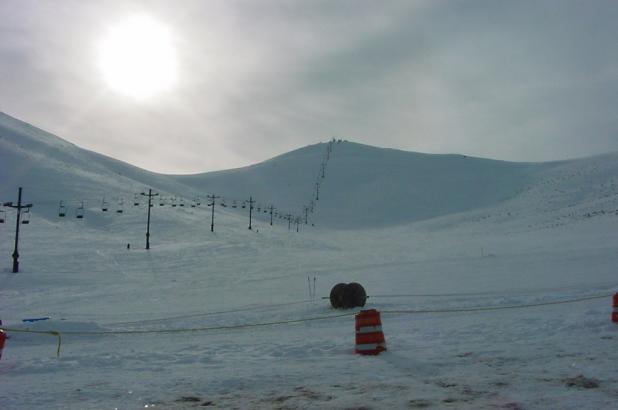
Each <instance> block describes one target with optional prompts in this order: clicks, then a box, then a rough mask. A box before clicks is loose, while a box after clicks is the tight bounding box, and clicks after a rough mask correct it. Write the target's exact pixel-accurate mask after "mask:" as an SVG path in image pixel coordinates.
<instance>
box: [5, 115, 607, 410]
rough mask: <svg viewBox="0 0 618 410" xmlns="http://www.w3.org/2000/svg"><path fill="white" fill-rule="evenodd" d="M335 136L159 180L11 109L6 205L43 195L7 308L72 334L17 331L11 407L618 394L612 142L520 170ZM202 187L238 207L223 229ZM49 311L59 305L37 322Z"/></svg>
mask: <svg viewBox="0 0 618 410" xmlns="http://www.w3.org/2000/svg"><path fill="white" fill-rule="evenodd" d="M327 146H328V145H327V143H321V144H316V145H312V146H309V147H305V148H301V149H299V150H296V151H293V152H290V153H287V154H283V155H281V156H278V157H276V158H273V159H271V160H268V161H265V162H263V163H260V164H256V165H253V166H250V167H246V168H241V169H235V170H227V171H220V172H214V173H208V174H199V175H182V176H179V175H159V174H154V173H150V172H147V171H144V170H140V169H138V168H135V167H132V166H130V165H127V164H123V163H121V162H119V161H116V160H113V159H111V158H107V157H104V156H101V155H98V154H96V153H93V152H89V151H85V150H82V149H80V148H78V147H76V146H74V145H72V144H69V143H67V142H65V141H63V140H62V139H60V138H58V137H55V136H53V135H50V134H48V133H45V132H44V131H41V130H38V129H36V128H34V127H31V126H29V125H27V124H25V123H23V122H20V121H18V120H15V119H13V118H10V117H8V116H6V115H0V161H1V163H2V165H3V167H2V169H3V171H2V173H1V174H0V201H2V202H5V201H15V200H16V198H15V196H16V191H17V187H18V186H23V187H24V194H25V200H26V201H29V202H32V203H33V204H34V208H33V215H32V217H31V219H30V223H29V224H28V225H22V230H21V234H20V238H21V239H20V262H21V265H20V268H21V269H20V272H19V273H17V274H13V273H11V272H10V267H11V253H12V251H13V242H12V239H13V229H14V225H13V223H14V217H15V214H14V211H12V210H8V209H7V210H6V211H7V212H6V222H8V223H4V224H0V237H1V238H2V241H0V319H2V321H3V326H5V327H6V328H9V329H17V330H35V331H46V330H54V331H59V332H60V334H61V335H62V339H61V340H62V346H61V355H60V357H59V358H57V357H56V356H55V354H56V348H57V345H56V341H57V339H56V337H55V336H52V335H50V334H23V333H18V332H15V331H9V335H10V336H11V338H10V339H9V340H8V341H7V345H6V347H5V349H4V352H3V355H2V359H1V360H0V374H2V381H1V383H0V385H1V386H2V387H1V388H0V408H2V409H39V408H46V409H101V408H104V409H107V408H110V409H111V408H121V409H138V408H139V409H143V408H155V409H156V408H166V409H167V408H170V409H191V408H202V406H203V407H210V406H212V407H218V408H256V409H270V408H303V409H304V408H320V409H344V408H368V409H381V408H438V409H441V408H446V409H449V408H458V409H459V408H463V409H466V408H467V409H522V408H525V409H545V408H561V409H562V408H577V409H581V408H586V409H613V408H614V407H615V399H616V392H618V382H617V381H616V380H618V377H617V376H618V374H617V372H616V369H615V367H616V366H615V363H616V361H617V360H618V351H617V350H616V349H615V343H616V340H618V326H616V325H615V324H612V323H611V322H610V320H609V316H610V310H611V297H610V293H613V292H615V291H617V290H618V286H617V285H618V280H617V279H616V273H615V266H616V265H617V264H618V252H617V251H616V244H617V243H618V238H617V234H616V232H618V215H617V210H618V191H617V188H618V179H617V178H618V165H617V164H618V155H616V154H608V155H603V156H597V157H592V158H585V159H578V160H570V161H561V162H555V163H548V164H517V163H508V162H501V161H492V160H485V159H479V158H469V157H468V158H466V157H463V156H458V155H426V154H417V153H409V152H402V151H396V150H388V149H380V148H375V147H368V146H364V145H360V144H355V143H351V142H343V141H342V142H336V143H334V145H333V146H332V147H333V149H332V152H331V154H330V155H329V156H328V157H327V156H326V150H327ZM327 158H328V161H327V163H326V168H325V177H324V178H322V176H321V173H322V167H321V164H322V163H323V162H325V161H326V159H327ZM7 170H10V172H7ZM316 182H319V184H320V198H319V201H315V196H314V195H315V194H316V192H315V189H316V187H315V183H316ZM148 188H153V189H154V190H156V191H157V192H160V193H161V194H162V195H163V196H164V197H165V198H164V201H163V203H164V205H163V206H161V205H160V204H161V203H162V202H160V200H159V199H157V201H156V202H155V206H154V207H153V209H152V211H153V213H152V224H151V234H152V236H151V245H152V247H151V249H150V250H149V251H146V250H144V240H145V236H144V235H145V228H146V227H145V223H146V207H145V206H144V201H143V198H141V197H138V201H139V205H137V206H135V205H133V200H134V194H135V193H139V192H143V191H144V190H145V189H148ZM207 193H215V194H217V195H220V196H222V197H224V198H221V199H219V201H223V200H225V202H226V203H227V205H228V206H227V207H225V208H224V207H221V206H220V202H219V203H218V205H217V207H216V212H215V220H216V227H215V232H214V233H211V232H210V223H211V219H210V215H211V214H210V211H211V210H210V209H209V208H206V207H205V206H204V205H205V201H204V195H206V194H207ZM197 195H200V197H201V198H202V204H201V205H199V206H197V205H196V202H193V199H195V198H196V196H197ZM250 195H251V196H254V197H255V198H256V199H257V201H258V203H259V204H260V206H261V208H260V209H261V211H260V214H259V216H258V219H257V220H254V225H253V227H254V228H253V229H252V230H248V229H247V223H248V215H247V214H248V209H247V208H244V209H243V208H242V205H241V201H242V200H244V199H246V198H248V197H249V196H250ZM103 196H105V197H106V201H108V202H109V210H108V211H107V212H103V211H102V210H101V202H102V197H103ZM172 197H176V204H177V206H176V207H172V206H171V204H172ZM119 198H123V199H124V205H123V213H122V214H119V213H117V212H115V211H116V210H117V208H118V204H117V201H118V199H119ZM312 199H313V200H314V201H315V202H314V212H313V213H310V214H309V222H314V223H315V225H316V226H314V227H313V226H311V224H310V223H309V224H307V225H305V224H304V223H303V224H301V225H300V226H299V228H300V232H298V233H297V232H296V230H295V229H291V230H288V223H287V222H285V221H283V220H281V219H279V218H278V217H277V218H275V220H274V224H273V226H270V224H269V215H268V214H264V212H263V207H264V205H266V204H270V203H273V205H275V206H276V207H277V208H279V209H280V212H290V213H291V212H296V213H298V214H300V213H301V209H302V208H301V207H302V206H303V205H306V204H309V203H310V201H311V200H312ZM61 200H63V201H65V204H66V205H67V208H68V213H67V215H66V216H65V217H59V216H58V214H57V212H58V202H59V201H61ZM234 200H236V201H237V208H236V209H233V208H231V204H232V203H233V201H234ZM81 201H85V208H86V212H85V217H84V219H77V218H75V214H74V212H75V207H76V206H77V204H78V203H81ZM181 201H184V205H185V206H184V207H181V206H180V203H181ZM191 205H196V206H195V207H191ZM256 212H257V207H256ZM292 228H293V227H292ZM339 228H343V229H339ZM127 243H130V244H131V249H130V250H129V249H127V247H126V245H127ZM352 281H357V282H360V283H362V284H363V285H364V286H365V288H366V289H367V292H368V294H369V295H370V296H371V297H370V299H369V300H368V306H367V307H372V308H376V309H379V310H380V311H382V312H383V316H382V321H383V328H384V332H385V336H386V341H387V347H388V351H387V352H385V353H382V354H380V355H379V356H377V357H361V356H358V355H355V354H353V349H354V318H353V316H352V313H353V312H343V313H349V314H347V315H345V316H341V314H342V312H340V311H334V310H333V309H332V308H330V306H329V304H328V303H327V301H324V300H322V299H320V296H327V295H328V293H329V291H330V289H331V287H332V286H333V285H334V284H336V283H338V282H352ZM314 286H315V292H310V291H309V289H312V288H313V287H314ZM313 293H315V295H316V296H317V297H316V298H313V297H312V294H313ZM562 302H568V303H562ZM524 306H525V307H524ZM475 307H484V308H491V309H493V308H498V310H486V311H474V310H473V311H469V310H468V309H470V308H475ZM438 311H443V312H442V313H438ZM421 312H424V313H421ZM37 317H49V318H50V319H49V320H44V321H40V322H34V323H29V322H22V320H23V319H27V318H37ZM317 319H319V320H317ZM268 322H280V323H279V324H277V325H268V326H261V325H260V324H265V323H268ZM239 325H240V326H241V327H235V328H230V327H234V326H239ZM242 325H247V326H246V327H242ZM71 332H82V333H79V334H75V333H71ZM83 332H86V333H83ZM100 332H104V333H100Z"/></svg>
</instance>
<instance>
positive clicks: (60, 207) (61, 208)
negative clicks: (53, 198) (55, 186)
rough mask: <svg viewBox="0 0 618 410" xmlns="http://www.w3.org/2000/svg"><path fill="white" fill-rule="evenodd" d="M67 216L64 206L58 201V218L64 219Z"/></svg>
mask: <svg viewBox="0 0 618 410" xmlns="http://www.w3.org/2000/svg"><path fill="white" fill-rule="evenodd" d="M66 215H67V211H66V208H65V206H64V202H63V201H60V204H59V205H58V216H59V217H60V218H64V217H65V216H66Z"/></svg>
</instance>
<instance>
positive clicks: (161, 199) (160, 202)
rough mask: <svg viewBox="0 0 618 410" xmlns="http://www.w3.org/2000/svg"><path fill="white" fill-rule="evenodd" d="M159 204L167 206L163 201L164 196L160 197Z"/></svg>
mask: <svg viewBox="0 0 618 410" xmlns="http://www.w3.org/2000/svg"><path fill="white" fill-rule="evenodd" d="M159 206H165V202H163V196H160V197H159Z"/></svg>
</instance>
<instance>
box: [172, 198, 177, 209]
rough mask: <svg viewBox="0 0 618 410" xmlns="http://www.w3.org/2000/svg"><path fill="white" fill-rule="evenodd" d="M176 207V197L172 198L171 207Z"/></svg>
mask: <svg viewBox="0 0 618 410" xmlns="http://www.w3.org/2000/svg"><path fill="white" fill-rule="evenodd" d="M175 207H176V197H174V198H172V208H175Z"/></svg>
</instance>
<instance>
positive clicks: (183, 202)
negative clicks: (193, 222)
mask: <svg viewBox="0 0 618 410" xmlns="http://www.w3.org/2000/svg"><path fill="white" fill-rule="evenodd" d="M180 206H185V200H184V199H182V198H181V199H180Z"/></svg>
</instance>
